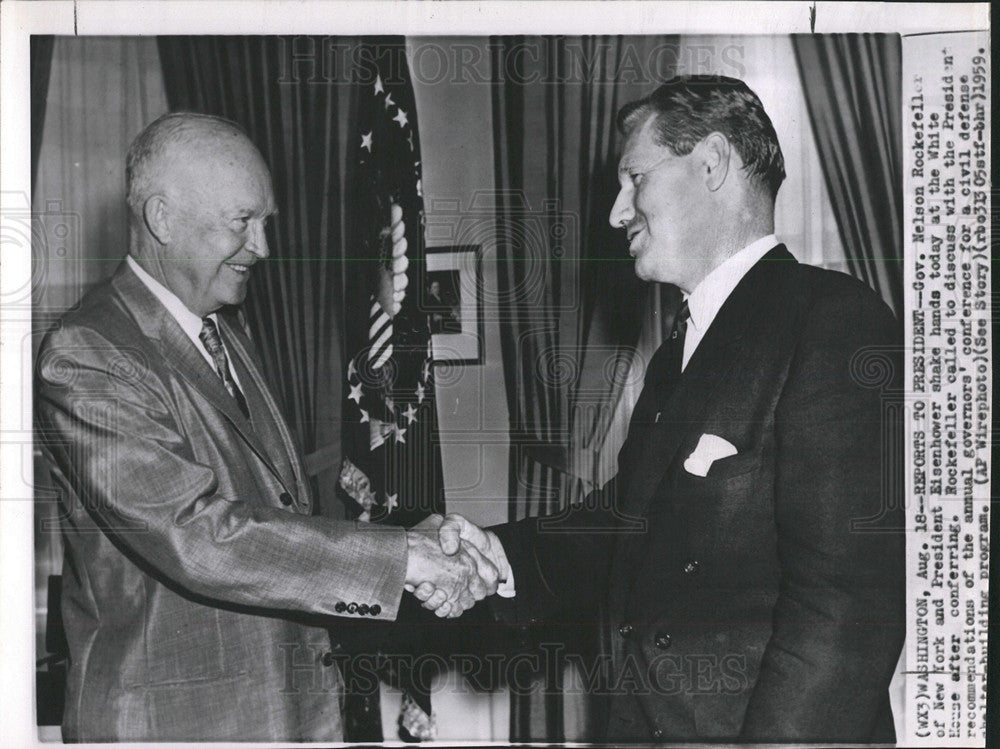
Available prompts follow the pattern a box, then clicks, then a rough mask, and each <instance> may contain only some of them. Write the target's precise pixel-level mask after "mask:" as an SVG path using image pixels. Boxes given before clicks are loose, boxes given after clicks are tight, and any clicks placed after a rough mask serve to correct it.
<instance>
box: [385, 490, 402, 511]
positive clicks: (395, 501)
mask: <svg viewBox="0 0 1000 749" xmlns="http://www.w3.org/2000/svg"><path fill="white" fill-rule="evenodd" d="M397 507H399V494H390V495H388V496H387V497H386V498H385V509H386V512H392V511H393V510H395V509H396V508H397Z"/></svg>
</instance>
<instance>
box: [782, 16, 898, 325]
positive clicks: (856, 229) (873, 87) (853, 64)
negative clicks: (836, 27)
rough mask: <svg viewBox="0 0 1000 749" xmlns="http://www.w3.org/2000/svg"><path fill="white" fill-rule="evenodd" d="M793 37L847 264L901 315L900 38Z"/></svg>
mask: <svg viewBox="0 0 1000 749" xmlns="http://www.w3.org/2000/svg"><path fill="white" fill-rule="evenodd" d="M792 44H793V45H794V47H795V55H796V59H797V61H798V65H799V74H800V75H801V78H802V87H803V90H804V92H805V97H806V102H807V104H808V108H809V116H810V119H811V120H812V126H813V131H814V133H815V135H816V145H817V147H818V149H819V152H820V163H821V164H822V165H823V176H824V178H825V180H826V184H827V189H828V190H829V193H830V199H831V201H832V203H833V210H834V214H835V216H836V218H837V226H838V227H839V229H840V235H841V238H842V240H843V243H844V249H845V252H846V254H847V258H848V263H849V266H850V269H851V272H852V273H853V274H854V275H856V276H857V277H858V278H861V279H863V280H865V281H867V282H868V283H869V284H871V286H872V287H873V288H874V289H875V290H876V291H878V292H879V293H880V294H881V295H882V298H883V299H885V301H886V303H887V304H889V305H890V306H891V307H892V308H893V310H894V311H895V312H896V314H897V316H898V315H901V314H902V312H903V277H902V274H903V268H902V260H903V175H902V163H903V162H902V148H903V146H902V137H903V136H902V121H901V119H902V104H901V101H900V98H901V96H902V48H901V39H900V37H899V35H898V34H836V35H805V34H803V35H795V36H793V37H792Z"/></svg>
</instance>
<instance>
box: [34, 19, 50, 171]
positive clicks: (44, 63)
mask: <svg viewBox="0 0 1000 749" xmlns="http://www.w3.org/2000/svg"><path fill="white" fill-rule="evenodd" d="M54 46H55V37H54V36H32V37H31V52H30V56H31V62H30V68H29V70H30V72H29V75H30V76H31V180H32V184H34V181H35V177H36V175H37V174H38V155H39V153H41V150H42V123H43V122H44V121H45V100H46V95H47V94H48V91H49V70H50V69H51V68H52V48H53V47H54Z"/></svg>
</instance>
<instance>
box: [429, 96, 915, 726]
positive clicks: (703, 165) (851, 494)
mask: <svg viewBox="0 0 1000 749" xmlns="http://www.w3.org/2000/svg"><path fill="white" fill-rule="evenodd" d="M618 124H619V127H620V129H621V131H622V133H623V134H624V136H625V140H624V144H623V149H622V155H621V160H620V162H619V172H618V179H619V182H620V184H621V190H620V192H619V194H618V198H617V200H616V201H615V204H614V207H613V208H612V210H611V217H610V218H611V223H612V225H614V226H616V227H621V228H622V229H624V230H625V231H626V232H627V235H628V240H629V252H630V254H631V255H632V256H633V257H634V258H635V271H636V273H637V274H638V275H639V277H640V278H643V279H646V280H649V281H659V282H667V283H672V284H675V285H677V286H678V287H680V289H681V291H682V292H683V294H684V303H683V305H682V306H681V309H680V311H679V312H678V315H677V318H678V319H677V321H676V322H675V324H674V329H673V333H672V335H671V336H670V337H669V338H668V339H667V341H666V342H665V343H664V344H663V346H661V348H660V349H659V350H658V351H657V352H656V354H655V355H654V356H653V358H652V360H651V361H650V363H649V365H648V367H647V371H646V380H645V384H644V387H643V390H642V393H641V395H640V397H639V400H638V402H637V403H636V406H635V409H634V411H633V413H632V420H631V423H630V426H629V433H628V437H627V439H626V441H625V444H624V445H623V447H622V449H621V452H620V453H619V456H618V475H617V477H616V479H614V480H612V481H611V482H610V483H609V484H608V485H606V486H605V487H604V488H603V489H602V490H600V491H598V492H595V493H594V494H592V495H591V496H590V497H588V498H587V500H586V501H584V502H583V504H582V505H581V506H580V507H574V508H572V509H571V510H570V511H568V512H567V513H565V514H564V515H563V516H561V517H558V518H549V519H545V520H542V521H537V520H536V519H531V520H528V521H524V522H521V523H516V524H513V525H509V526H500V527H496V528H493V529H492V530H490V531H481V530H479V529H478V528H476V527H475V526H473V525H472V524H470V523H469V522H468V521H466V520H464V519H463V518H461V517H459V516H453V517H449V518H448V519H447V520H446V521H445V523H444V525H442V526H441V541H442V545H443V546H444V547H445V549H446V550H456V549H457V548H458V538H459V537H460V536H461V538H464V539H466V540H469V541H472V542H474V543H475V544H477V545H478V546H480V547H481V548H482V549H483V550H484V551H486V552H487V554H488V555H489V556H490V557H491V558H492V559H493V560H494V561H495V562H496V564H497V565H498V566H500V567H501V568H506V567H507V566H508V564H509V567H510V568H511V569H512V571H513V575H512V576H511V580H510V583H511V587H509V588H506V589H505V588H504V587H501V592H507V593H508V594H509V593H514V594H515V595H514V598H513V599H512V608H511V609H509V610H507V611H503V612H502V613H503V614H504V615H505V616H508V617H511V618H514V619H515V620H517V621H522V622H524V621H529V620H532V619H550V620H551V619H557V620H558V619H559V618H561V617H568V621H580V620H581V619H580V618H581V617H582V616H586V615H587V614H585V613H582V612H588V611H590V612H593V611H595V610H596V604H597V603H600V604H602V609H603V611H604V612H605V613H606V617H607V618H606V620H605V622H604V623H605V625H606V627H607V635H608V641H609V642H610V643H611V646H612V651H613V656H614V658H613V660H614V667H613V669H612V670H611V671H612V673H611V680H610V683H609V684H608V685H607V686H608V689H609V690H610V694H611V702H612V709H611V714H610V716H609V720H608V721H607V726H606V732H607V737H608V738H609V739H611V740H614V741H616V742H623V741H684V740H700V741H705V740H710V741H718V742H733V741H753V742H762V743H764V742H775V741H790V742H796V743H801V742H805V741H824V742H832V743H837V744H840V743H844V742H859V743H868V742H873V743H879V744H883V743H886V742H891V741H892V740H893V721H892V714H891V711H890V707H889V695H888V685H889V681H890V678H891V676H892V674H893V670H894V667H895V665H896V661H897V659H898V656H899V652H900V649H901V646H902V641H903V634H904V631H905V622H904V594H905V584H904V576H903V569H904V568H903V565H904V555H903V548H904V547H903V534H902V532H901V531H902V528H903V524H902V517H901V509H902V502H901V496H900V495H899V493H898V491H899V490H900V489H901V482H900V481H898V480H897V481H892V480H891V477H892V474H893V472H894V471H895V469H898V468H899V467H900V464H899V462H898V461H899V460H900V459H901V455H900V453H899V452H898V450H899V446H900V445H901V444H902V441H901V433H900V431H899V424H898V422H896V423H893V422H892V421H891V420H890V419H889V418H888V417H887V416H886V415H884V412H883V408H882V401H883V398H884V397H885V395H887V394H891V393H892V388H894V387H896V388H898V387H899V382H900V380H901V375H902V364H901V361H900V359H899V352H900V343H901V341H900V327H899V325H898V323H897V322H896V320H895V319H894V318H893V316H892V313H891V312H890V311H889V309H888V308H887V307H886V305H885V304H884V303H883V302H882V301H881V300H880V299H879V298H878V297H877V296H876V295H875V294H874V293H873V292H872V290H871V289H870V288H869V287H868V286H866V285H865V284H863V283H861V282H860V281H858V280H856V279H853V278H850V277H848V276H846V275H844V274H841V273H835V272H831V271H826V270H821V269H819V268H814V267H810V266H807V265H801V264H799V263H797V262H796V261H795V259H794V258H793V257H792V255H791V254H790V253H789V252H788V250H786V249H785V247H784V245H782V244H779V243H778V241H777V240H776V239H775V237H774V235H773V232H774V201H775V195H776V193H777V191H778V187H779V186H780V185H781V182H782V180H783V179H784V176H785V172H784V162H783V157H782V154H781V148H780V146H779V144H778V140H777V136H776V135H775V132H774V128H773V127H772V125H771V122H770V119H769V118H768V116H767V114H766V112H765V111H764V108H763V106H762V105H761V103H760V100H759V99H758V98H757V96H756V95H755V94H754V93H753V92H752V91H751V90H750V89H749V88H748V87H747V86H746V84H744V83H743V82H742V81H737V80H734V79H731V78H723V77H709V76H704V77H698V76H692V77H682V78H676V79H673V80H671V81H669V82H667V83H665V84H664V85H663V86H661V87H660V88H658V89H657V90H656V91H655V92H653V93H652V94H651V95H650V96H649V97H647V98H645V99H642V100H639V101H636V102H633V103H631V104H629V105H627V106H626V107H625V108H624V109H623V110H622V111H621V112H620V114H619V118H618ZM866 357H869V358H870V357H874V358H875V360H876V361H877V365H876V366H875V367H874V370H875V371H876V373H879V374H883V375H885V376H884V377H872V376H871V372H869V371H867V367H866V366H865V364H864V361H865V359H866ZM501 575H502V576H504V570H503V569H502V570H501ZM421 595H423V592H421ZM444 595H445V593H444V592H443V591H442V592H439V593H438V592H435V593H431V595H430V596H429V600H430V601H436V600H438V599H439V598H441V597H443V596H444ZM497 608H498V609H499V608H502V607H501V606H497Z"/></svg>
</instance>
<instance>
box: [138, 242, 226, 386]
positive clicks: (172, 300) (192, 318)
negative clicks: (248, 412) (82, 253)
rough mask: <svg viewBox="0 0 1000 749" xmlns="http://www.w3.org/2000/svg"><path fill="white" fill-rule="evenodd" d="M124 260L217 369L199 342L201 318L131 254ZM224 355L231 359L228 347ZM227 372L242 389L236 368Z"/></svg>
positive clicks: (214, 317) (214, 315)
mask: <svg viewBox="0 0 1000 749" xmlns="http://www.w3.org/2000/svg"><path fill="white" fill-rule="evenodd" d="M125 262H126V263H128V267H129V268H131V269H132V271H133V272H134V273H135V274H136V275H137V276H138V277H139V280H140V281H142V282H143V283H144V284H145V285H146V288H147V289H149V290H150V292H152V294H153V296H155V297H156V298H157V299H159V300H160V303H161V304H162V305H163V306H164V307H166V308H167V312H169V313H170V315H171V317H173V318H174V319H175V320H176V321H177V324H178V325H180V326H181V330H183V331H184V335H186V336H187V337H188V338H190V339H191V343H193V344H194V347H195V348H196V349H198V351H199V352H200V353H201V355H202V356H203V357H205V361H207V362H208V363H209V364H210V365H211V367H212V371H213V372H215V371H217V370H216V368H215V360H214V359H213V358H212V355H211V354H210V353H208V349H206V348H205V344H204V343H202V342H201V328H202V319H201V318H200V317H198V315H196V314H195V313H194V312H192V311H191V310H189V309H188V308H187V307H186V306H185V305H184V302H182V301H181V300H180V299H178V298H177V295H176V294H175V293H174V292H172V291H171V290H170V289H168V288H167V287H166V286H164V285H163V284H162V283H160V282H159V281H157V280H156V279H155V278H153V277H152V276H151V275H149V273H147V272H146V271H145V270H144V269H143V268H142V266H141V265H139V263H137V262H136V261H135V259H134V258H133V257H132V256H131V255H126V256H125ZM208 317H210V318H211V319H212V322H214V323H215V326H216V328H218V327H219V319H218V317H217V316H216V314H215V313H214V312H213V313H212V314H210V315H209V316H208ZM219 338H220V339H221V338H222V336H221V335H220V336H219ZM222 347H223V348H224V349H226V343H225V341H223V342H222ZM226 356H227V357H228V358H229V359H230V360H232V356H230V355H229V349H226ZM229 373H230V374H231V375H232V376H233V379H234V380H235V381H236V384H237V385H238V386H239V387H240V389H241V390H242V389H243V385H242V384H241V383H240V378H239V377H237V375H236V368H235V367H233V366H232V365H230V367H229Z"/></svg>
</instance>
